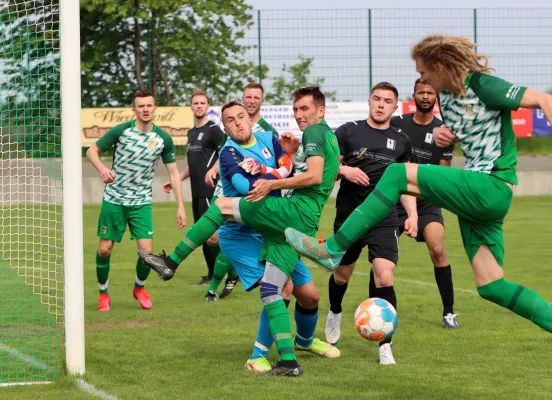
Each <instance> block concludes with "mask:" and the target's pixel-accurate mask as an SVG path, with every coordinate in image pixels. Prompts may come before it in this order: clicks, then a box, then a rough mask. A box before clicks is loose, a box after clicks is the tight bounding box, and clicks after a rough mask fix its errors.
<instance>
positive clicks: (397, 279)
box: [353, 271, 478, 294]
mask: <svg viewBox="0 0 552 400" xmlns="http://www.w3.org/2000/svg"><path fill="white" fill-rule="evenodd" d="M353 274H354V275H362V276H370V273H369V272H360V271H359V272H356V271H355V272H353ZM393 280H395V281H399V282H404V283H411V284H413V285H418V286H430V287H432V288H437V285H436V284H434V283H429V282H424V281H416V280H413V279H402V278H393ZM454 291H455V292H456V291H458V292H464V293H469V294H478V293H477V291H475V290H471V289H463V288H460V287H456V286H455V287H454Z"/></svg>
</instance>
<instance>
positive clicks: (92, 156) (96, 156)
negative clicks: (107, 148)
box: [86, 143, 115, 184]
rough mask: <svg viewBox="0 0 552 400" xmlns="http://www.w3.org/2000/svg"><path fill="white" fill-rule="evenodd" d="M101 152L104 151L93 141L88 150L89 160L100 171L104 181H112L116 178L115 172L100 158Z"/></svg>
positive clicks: (106, 182)
mask: <svg viewBox="0 0 552 400" xmlns="http://www.w3.org/2000/svg"><path fill="white" fill-rule="evenodd" d="M101 152H102V151H101V150H100V149H99V147H98V146H97V145H96V143H93V144H92V145H91V146H90V147H89V148H88V150H86V157H87V158H88V161H90V164H92V166H93V167H94V168H96V170H97V171H98V172H99V173H100V177H101V178H102V181H103V183H105V184H108V183H112V182H113V180H114V179H115V173H114V172H113V170H111V169H109V168H107V167H106V166H105V165H104V164H103V163H102V160H100V153H101Z"/></svg>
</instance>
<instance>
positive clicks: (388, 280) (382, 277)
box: [374, 269, 393, 287]
mask: <svg viewBox="0 0 552 400" xmlns="http://www.w3.org/2000/svg"><path fill="white" fill-rule="evenodd" d="M374 280H375V283H376V286H377V287H387V286H393V271H392V270H389V269H380V270H377V271H374Z"/></svg>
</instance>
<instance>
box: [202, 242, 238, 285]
mask: <svg viewBox="0 0 552 400" xmlns="http://www.w3.org/2000/svg"><path fill="white" fill-rule="evenodd" d="M230 267H232V264H230V261H228V259H227V258H226V257H225V256H224V254H222V253H220V252H219V254H218V256H217V259H216V260H215V269H214V271H213V277H212V278H211V284H210V285H209V288H208V289H207V292H205V293H208V292H213V293H216V292H217V289H218V287H219V285H220V283H221V282H222V280H223V279H224V276H225V275H226V273H227V272H228V269H230Z"/></svg>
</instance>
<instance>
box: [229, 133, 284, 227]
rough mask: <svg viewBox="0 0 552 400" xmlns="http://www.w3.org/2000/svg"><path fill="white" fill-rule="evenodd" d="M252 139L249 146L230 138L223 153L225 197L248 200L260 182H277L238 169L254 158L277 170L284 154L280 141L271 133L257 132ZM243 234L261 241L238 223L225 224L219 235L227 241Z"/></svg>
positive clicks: (266, 176) (278, 194) (273, 177)
mask: <svg viewBox="0 0 552 400" xmlns="http://www.w3.org/2000/svg"><path fill="white" fill-rule="evenodd" d="M253 136H254V138H255V141H254V142H253V143H252V144H250V145H246V146H242V145H240V144H238V143H236V142H235V141H233V140H232V139H231V138H230V137H229V138H228V140H227V141H226V143H225V144H224V146H222V149H221V150H220V156H219V163H220V179H221V182H222V189H223V193H224V196H225V197H245V196H246V195H247V193H248V192H249V191H250V190H252V189H253V184H254V183H255V182H256V181H257V180H258V179H277V177H276V176H274V175H271V174H266V175H261V174H259V175H251V174H249V173H247V172H245V171H244V170H243V169H242V168H241V167H240V166H239V165H238V164H239V163H240V162H242V161H243V159H244V158H245V157H253V158H254V159H255V161H257V162H258V163H259V164H263V165H266V166H267V167H271V168H275V169H277V168H278V159H279V158H280V157H282V156H283V155H284V154H285V152H284V151H283V150H282V146H280V143H278V139H277V138H276V137H275V136H274V134H273V133H272V132H254V133H253ZM269 196H277V197H280V196H281V192H280V191H279V190H274V191H272V192H270V194H269ZM243 234H248V235H258V236H259V237H262V236H261V235H260V234H258V233H257V232H256V231H255V230H254V229H253V228H250V227H248V226H246V225H243V224H240V223H237V222H230V221H229V222H225V223H224V224H223V225H222V226H221V227H220V228H219V235H222V236H225V237H240V236H242V235H243Z"/></svg>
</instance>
